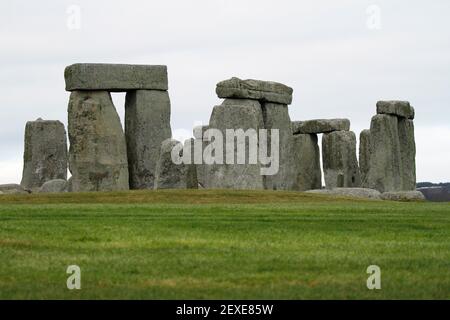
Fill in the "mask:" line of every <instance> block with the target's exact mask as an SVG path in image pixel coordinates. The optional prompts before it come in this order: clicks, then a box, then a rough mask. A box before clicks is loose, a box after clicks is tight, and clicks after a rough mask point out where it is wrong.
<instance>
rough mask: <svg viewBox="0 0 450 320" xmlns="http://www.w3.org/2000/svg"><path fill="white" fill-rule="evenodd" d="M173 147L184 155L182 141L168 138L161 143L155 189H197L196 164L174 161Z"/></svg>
mask: <svg viewBox="0 0 450 320" xmlns="http://www.w3.org/2000/svg"><path fill="white" fill-rule="evenodd" d="M191 142H192V140H191ZM173 148H177V149H179V152H180V155H181V156H182V155H183V145H182V144H181V142H179V141H177V140H174V139H166V140H164V141H163V142H162V144H161V152H160V156H159V160H158V164H157V166H156V178H155V189H197V188H198V181H197V173H196V167H195V165H194V164H192V163H191V164H185V163H180V164H176V163H174V162H173V160H172V150H173Z"/></svg>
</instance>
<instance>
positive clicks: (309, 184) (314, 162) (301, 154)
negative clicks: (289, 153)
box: [293, 134, 322, 191]
mask: <svg viewBox="0 0 450 320" xmlns="http://www.w3.org/2000/svg"><path fill="white" fill-rule="evenodd" d="M293 150H294V160H295V161H294V164H293V165H294V168H295V170H296V173H295V177H296V180H295V184H294V187H293V189H294V190H298V191H305V190H310V189H319V188H321V187H322V169H321V167H320V151H319V144H318V143H317V135H316V134H296V135H294V136H293Z"/></svg>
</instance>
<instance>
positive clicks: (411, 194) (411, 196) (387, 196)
mask: <svg viewBox="0 0 450 320" xmlns="http://www.w3.org/2000/svg"><path fill="white" fill-rule="evenodd" d="M381 199H383V200H391V201H424V200H425V196H424V195H423V193H422V192H420V191H396V192H384V193H382V194H381Z"/></svg>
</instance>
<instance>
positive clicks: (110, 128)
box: [68, 91, 129, 192]
mask: <svg viewBox="0 0 450 320" xmlns="http://www.w3.org/2000/svg"><path fill="white" fill-rule="evenodd" d="M68 113H69V130H68V131H69V141H70V149H69V169H70V171H71V173H72V181H71V189H72V191H74V192H77V191H113V190H128V189H129V181H128V180H129V178H128V162H127V149H126V143H125V135H124V132H123V129H122V126H121V124H120V119H119V116H118V114H117V111H116V109H115V108H114V105H113V102H112V100H111V95H110V93H109V92H107V91H73V92H72V93H71V95H70V100H69V108H68Z"/></svg>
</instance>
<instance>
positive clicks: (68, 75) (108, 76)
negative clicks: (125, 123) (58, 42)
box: [64, 63, 168, 91]
mask: <svg viewBox="0 0 450 320" xmlns="http://www.w3.org/2000/svg"><path fill="white" fill-rule="evenodd" d="M64 78H65V80H66V90H67V91H75V90H106V91H128V90H140V89H145V90H167V89H168V81H167V67H166V66H149V65H131V64H107V63H76V64H73V65H70V66H68V67H66V69H65V71H64Z"/></svg>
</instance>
